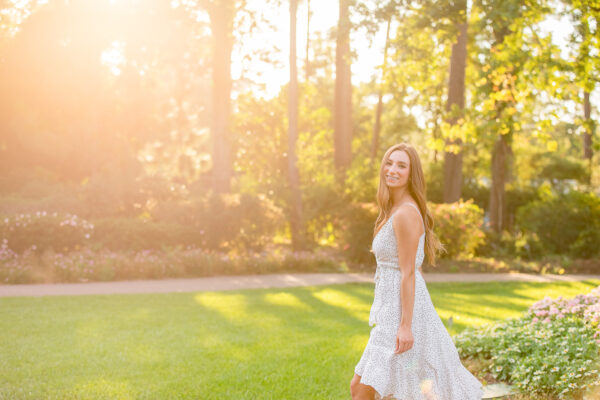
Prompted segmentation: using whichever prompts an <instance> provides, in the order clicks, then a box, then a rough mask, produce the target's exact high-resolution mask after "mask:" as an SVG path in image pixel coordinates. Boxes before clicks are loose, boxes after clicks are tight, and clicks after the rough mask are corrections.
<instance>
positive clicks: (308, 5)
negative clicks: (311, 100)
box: [304, 0, 310, 82]
mask: <svg viewBox="0 0 600 400" xmlns="http://www.w3.org/2000/svg"><path fill="white" fill-rule="evenodd" d="M309 49H310V0H306V61H305V64H304V73H305V74H306V76H305V80H306V82H308V78H310V58H309V56H308V50H309Z"/></svg>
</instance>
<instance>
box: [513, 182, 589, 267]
mask: <svg viewBox="0 0 600 400" xmlns="http://www.w3.org/2000/svg"><path fill="white" fill-rule="evenodd" d="M517 223H518V225H519V227H520V229H521V230H523V231H525V232H531V233H534V234H535V239H536V240H539V242H540V243H541V245H542V246H543V248H544V250H545V251H546V252H550V253H553V254H561V253H565V254H570V255H571V256H574V257H582V258H585V257H587V258H591V257H595V256H597V255H598V254H600V247H598V243H599V241H600V198H599V197H598V196H596V195H595V194H593V193H586V192H577V191H571V192H568V193H565V194H553V193H547V194H546V195H543V196H541V199H539V200H536V201H534V202H532V203H529V204H528V205H526V206H523V207H521V208H519V210H518V212H517Z"/></svg>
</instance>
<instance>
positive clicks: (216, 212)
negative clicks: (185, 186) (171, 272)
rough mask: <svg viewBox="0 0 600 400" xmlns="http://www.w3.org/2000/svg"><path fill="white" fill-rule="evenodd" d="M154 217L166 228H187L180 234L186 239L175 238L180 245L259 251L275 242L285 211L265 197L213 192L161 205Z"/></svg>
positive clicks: (153, 213) (154, 212) (153, 212)
mask: <svg viewBox="0 0 600 400" xmlns="http://www.w3.org/2000/svg"><path fill="white" fill-rule="evenodd" d="M152 217H153V219H154V220H156V221H159V222H162V223H163V224H165V226H167V225H168V224H178V225H179V226H181V227H182V228H185V229H183V230H181V231H180V233H181V234H182V235H183V236H179V235H177V234H175V235H174V236H173V237H174V238H178V239H177V240H179V241H178V242H176V243H177V244H183V245H186V244H194V245H196V246H199V247H203V248H208V249H215V250H216V249H228V250H239V251H250V250H254V251H256V250H261V249H262V248H263V247H264V246H266V245H267V244H268V243H270V242H271V240H272V237H273V236H274V234H275V230H276V229H277V228H279V227H280V221H281V211H280V210H279V209H278V208H277V207H275V206H274V205H273V203H272V201H271V200H270V199H268V198H267V197H266V196H264V195H254V194H250V193H243V194H237V195H226V194H225V195H224V194H215V193H213V192H209V193H208V194H207V195H205V196H203V197H201V198H195V199H194V200H193V201H179V200H171V201H166V202H162V203H159V204H158V205H157V207H156V208H155V209H154V210H153V211H152ZM186 232H187V233H186ZM186 235H188V236H189V237H186ZM145 248H155V247H145Z"/></svg>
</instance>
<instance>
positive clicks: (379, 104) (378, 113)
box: [371, 14, 393, 167]
mask: <svg viewBox="0 0 600 400" xmlns="http://www.w3.org/2000/svg"><path fill="white" fill-rule="evenodd" d="M392 15H393V14H390V16H389V17H388V20H387V27H386V30H385V47H384V48H383V65H382V68H381V81H382V83H380V86H379V95H378V98H377V109H376V110H375V127H374V128H373V140H372V141H371V167H372V166H373V165H375V158H376V157H377V152H378V151H379V135H380V132H381V113H382V112H383V88H382V85H383V81H384V79H385V67H386V66H387V54H388V48H389V44H390V25H391V24H392Z"/></svg>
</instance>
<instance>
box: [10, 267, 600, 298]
mask: <svg viewBox="0 0 600 400" xmlns="http://www.w3.org/2000/svg"><path fill="white" fill-rule="evenodd" d="M423 277H424V278H425V281H426V282H427V283H429V282H491V281H499V282H507V281H522V282H573V281H582V280H588V279H598V280H600V275H533V274H522V273H509V274H489V273H473V274H462V273H458V274H457V273H455V274H443V273H429V274H423ZM350 282H363V283H372V282H373V273H332V274H272V275H243V276H216V277H207V278H189V279H187V278H186V279H162V280H135V281H117V282H90V283H50V284H21V285H0V297H14V296H77V295H92V294H128V293H130V294H133V293H171V292H196V291H199V292H203V291H227V290H240V289H262V288H286V287H296V286H316V285H333V284H343V283H350Z"/></svg>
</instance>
